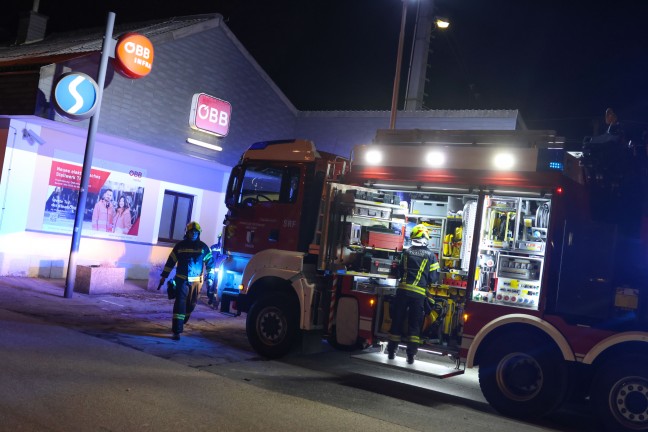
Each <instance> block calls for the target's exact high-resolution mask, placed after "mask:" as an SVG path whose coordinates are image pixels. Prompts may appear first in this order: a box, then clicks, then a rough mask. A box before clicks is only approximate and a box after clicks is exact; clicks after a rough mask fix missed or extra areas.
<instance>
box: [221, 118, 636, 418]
mask: <svg viewBox="0 0 648 432" xmlns="http://www.w3.org/2000/svg"><path fill="white" fill-rule="evenodd" d="M557 141H559V140H557V138H556V136H555V134H553V133H551V132H547V131H422V130H400V131H399V130H381V131H378V133H377V135H376V139H375V140H374V142H373V143H372V144H371V145H365V146H358V147H356V148H355V149H354V151H353V155H352V158H350V159H345V158H341V157H338V156H335V155H333V154H330V153H325V152H321V151H318V150H317V149H316V148H315V146H314V145H313V144H312V143H311V142H309V141H305V140H293V141H275V142H261V143H256V144H254V145H252V146H251V147H250V148H249V149H248V150H247V151H246V152H245V153H244V154H243V156H242V158H241V162H240V164H239V165H237V166H236V167H235V168H234V169H233V170H232V173H231V177H230V180H229V184H228V189H227V192H226V205H227V207H228V210H229V211H228V215H227V217H226V220H225V227H224V232H223V251H224V253H225V254H227V258H226V259H225V261H224V262H223V264H222V267H221V271H220V276H219V281H218V293H219V296H220V298H221V308H222V309H221V310H222V311H224V312H230V313H233V312H235V313H241V312H245V313H247V321H246V323H247V324H246V331H247V336H248V339H249V341H250V344H251V345H252V347H253V348H254V349H255V350H256V351H257V352H258V353H260V354H261V355H263V356H266V357H270V358H275V357H279V356H282V355H284V354H285V353H287V352H288V351H289V350H290V349H291V346H292V345H293V344H294V342H295V341H296V340H297V339H298V337H299V336H303V335H313V334H315V335H319V336H320V337H324V338H326V339H328V340H329V342H330V343H331V344H332V345H333V346H335V347H338V348H349V349H352V348H359V349H362V350H363V351H359V354H356V355H355V356H354V357H356V358H358V359H360V360H366V361H369V362H373V363H378V364H381V365H385V366H390V367H398V368H403V369H407V370H410V371H412V372H415V373H420V374H427V375H430V376H436V377H441V378H444V377H450V376H453V375H457V374H461V373H463V372H464V368H466V367H468V368H471V367H474V366H479V370H478V373H479V382H480V386H481V389H482V391H483V393H484V396H485V397H486V399H487V400H488V401H489V403H490V404H491V405H492V406H493V407H494V408H495V409H497V410H498V411H499V412H501V413H503V414H505V415H509V416H514V417H520V418H532V417H538V416H543V415H546V414H547V413H549V412H551V411H553V410H555V409H557V408H558V407H560V406H561V404H562V403H563V402H564V401H565V400H566V399H567V398H568V397H570V396H574V395H577V396H579V397H582V398H589V400H590V403H591V405H592V407H593V408H594V411H595V412H596V414H597V415H600V416H601V419H602V422H604V424H605V425H606V427H607V429H609V430H648V366H646V365H648V291H647V289H648V287H647V286H646V282H645V281H646V278H647V277H648V261H647V259H646V257H647V255H646V252H647V250H646V238H647V235H646V234H647V231H648V230H646V226H648V224H646V223H645V222H646V220H648V217H646V215H645V212H646V208H644V203H645V202H646V195H645V191H646V185H645V178H646V173H645V171H644V170H645V167H644V165H645V164H644V162H645V150H644V151H643V153H641V152H640V153H637V152H636V150H637V149H634V150H635V154H632V151H633V149H632V148H629V147H628V146H627V145H626V144H627V143H625V142H623V141H622V140H620V139H619V138H618V137H614V136H600V137H595V138H594V139H591V140H589V141H587V143H586V145H585V146H584V147H583V148H579V149H578V150H577V151H566V150H565V149H564V148H563V145H562V144H561V143H560V142H557ZM419 223H424V224H427V225H428V226H429V230H430V232H431V238H430V242H429V245H428V247H429V248H431V249H432V250H433V251H434V252H435V253H436V254H437V256H438V260H439V263H440V267H441V268H440V278H439V283H438V284H437V285H434V286H430V287H429V288H428V300H429V301H428V306H429V307H428V309H427V310H426V317H425V322H424V326H423V329H422V339H423V341H424V342H423V344H422V346H421V350H419V361H416V362H415V363H414V364H412V365H409V364H407V363H406V362H405V359H404V358H403V354H402V352H399V354H398V355H397V357H396V359H395V360H388V359H387V355H386V353H384V352H383V349H384V341H385V340H386V338H387V334H388V331H389V327H390V323H391V319H390V313H389V305H390V302H391V301H392V300H393V298H394V295H395V292H396V289H397V286H398V281H397V280H396V279H395V278H394V273H393V269H394V267H395V266H396V265H397V264H398V262H399V260H400V256H401V254H402V252H403V250H404V249H406V248H408V247H409V238H408V233H409V230H410V229H411V228H412V227H413V226H414V225H416V224H419ZM428 354H437V355H441V356H444V357H446V358H447V359H450V361H448V366H449V367H444V368H441V369H440V368H439V366H438V363H437V364H433V363H431V362H426V361H425V360H424V358H423V357H425V356H426V355H428Z"/></svg>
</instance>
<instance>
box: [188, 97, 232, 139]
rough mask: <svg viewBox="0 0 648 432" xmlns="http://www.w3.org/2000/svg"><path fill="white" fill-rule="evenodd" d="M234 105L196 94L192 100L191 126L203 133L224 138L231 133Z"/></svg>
mask: <svg viewBox="0 0 648 432" xmlns="http://www.w3.org/2000/svg"><path fill="white" fill-rule="evenodd" d="M231 117H232V105H231V104H230V103H229V102H227V101H224V100H222V99H218V98H215V97H213V96H209V95H206V94H205V93H196V94H195V95H193V98H192V100H191V115H190V116H189V125H190V126H191V127H192V128H193V129H196V130H199V131H201V132H207V133H210V134H214V135H217V136H221V137H224V136H226V135H227V133H228V132H229V125H230V119H231Z"/></svg>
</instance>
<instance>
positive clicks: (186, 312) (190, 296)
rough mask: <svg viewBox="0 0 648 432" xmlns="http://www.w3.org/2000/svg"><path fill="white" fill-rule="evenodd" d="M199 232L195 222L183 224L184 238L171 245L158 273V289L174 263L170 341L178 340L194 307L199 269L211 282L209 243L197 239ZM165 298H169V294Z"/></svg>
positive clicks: (211, 265)
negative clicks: (171, 338)
mask: <svg viewBox="0 0 648 432" xmlns="http://www.w3.org/2000/svg"><path fill="white" fill-rule="evenodd" d="M201 232H202V229H201V228H200V224H199V223H198V222H189V224H187V227H186V229H185V236H184V239H183V240H181V241H180V242H178V243H177V244H176V245H175V246H174V247H173V250H172V251H171V253H170V254H169V258H168V259H167V261H166V264H165V265H164V269H163V270H162V274H161V275H160V284H159V285H158V289H160V287H161V286H162V285H163V284H164V282H165V281H166V278H167V277H168V276H169V273H170V272H171V270H172V269H173V267H175V266H176V265H177V266H178V267H177V268H176V274H175V278H174V279H173V282H172V285H175V302H174V303H173V319H172V321H171V330H172V331H173V339H174V340H179V339H180V333H182V331H183V328H184V324H186V323H187V321H189V316H190V315H191V313H192V312H193V310H194V309H195V307H196V303H197V302H198V295H199V294H200V289H201V288H202V284H203V269H206V270H207V286H208V287H211V286H213V285H214V273H215V272H214V259H213V257H212V252H211V249H210V248H209V246H207V245H206V244H205V243H203V242H202V241H201V240H200V233H201ZM169 289H171V287H169ZM169 298H173V297H172V296H171V295H170V296H169Z"/></svg>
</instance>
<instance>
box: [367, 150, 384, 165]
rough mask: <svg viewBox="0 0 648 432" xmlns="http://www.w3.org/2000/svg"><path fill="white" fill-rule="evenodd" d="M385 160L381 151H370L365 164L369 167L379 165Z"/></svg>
mask: <svg viewBox="0 0 648 432" xmlns="http://www.w3.org/2000/svg"><path fill="white" fill-rule="evenodd" d="M382 160H383V154H382V152H381V151H379V150H369V151H368V152H367V153H366V154H365V162H367V163H368V164H369V165H378V164H379V163H381V162H382Z"/></svg>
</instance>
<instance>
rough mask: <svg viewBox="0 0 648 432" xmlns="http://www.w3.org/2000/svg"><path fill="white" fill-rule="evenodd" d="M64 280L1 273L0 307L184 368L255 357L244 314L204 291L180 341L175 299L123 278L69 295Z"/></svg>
mask: <svg viewBox="0 0 648 432" xmlns="http://www.w3.org/2000/svg"><path fill="white" fill-rule="evenodd" d="M64 292H65V281H64V280H63V279H38V278H23V277H0V298H1V299H2V300H1V301H0V309H5V310H8V311H12V312H17V313H20V314H23V315H26V316H30V317H34V318H39V319H42V320H44V321H47V322H49V323H52V324H56V325H61V326H65V327H68V328H71V329H74V330H78V331H81V332H83V333H86V334H89V335H93V336H98V337H101V338H103V339H107V340H110V341H112V342H116V343H119V344H121V345H125V346H128V347H131V348H135V349H137V350H140V351H144V352H146V353H149V354H152V355H156V356H158V357H162V358H167V359H171V360H174V361H176V362H179V363H182V364H185V365H187V366H193V367H202V366H205V365H215V364H219V363H222V362H230V361H241V360H248V359H252V358H255V357H257V355H256V353H254V352H253V351H252V349H251V348H250V346H249V343H248V341H247V338H246V337H245V330H244V329H245V317H244V316H240V317H231V316H227V315H223V314H221V313H220V312H218V311H217V310H214V309H212V308H211V306H209V305H207V298H206V296H205V295H204V294H203V295H202V296H201V298H200V300H199V301H198V305H197V306H196V309H195V311H194V313H193V314H192V315H191V319H190V321H189V323H188V324H187V325H186V326H185V332H184V333H183V335H182V339H181V340H180V341H174V340H172V339H171V315H172V309H173V301H172V300H169V299H168V298H167V296H166V293H165V292H163V291H157V290H147V289H146V281H131V280H127V281H126V283H125V284H124V288H123V289H120V291H119V292H115V293H113V294H82V293H77V292H75V293H73V295H72V297H71V298H65V297H64Z"/></svg>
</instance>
